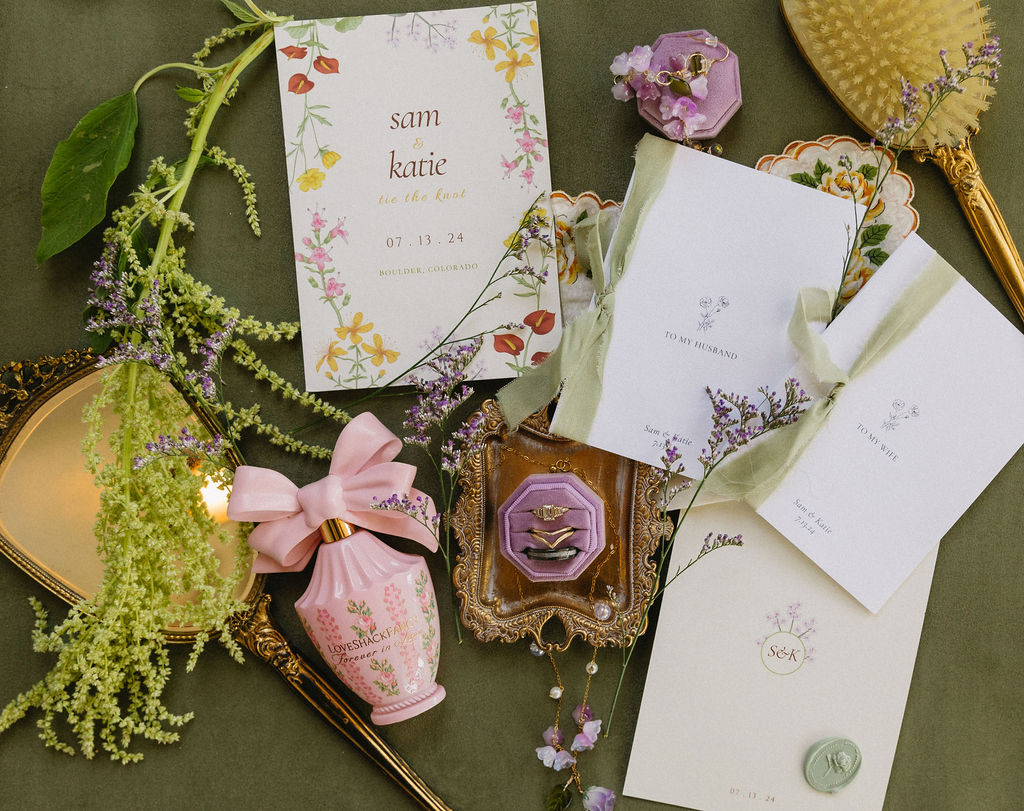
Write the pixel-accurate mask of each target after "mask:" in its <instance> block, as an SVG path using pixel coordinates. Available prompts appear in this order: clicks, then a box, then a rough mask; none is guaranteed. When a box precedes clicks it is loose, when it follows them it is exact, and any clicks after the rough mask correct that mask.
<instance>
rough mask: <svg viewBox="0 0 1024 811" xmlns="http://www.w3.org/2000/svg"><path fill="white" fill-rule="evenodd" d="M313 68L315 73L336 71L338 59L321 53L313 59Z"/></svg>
mask: <svg viewBox="0 0 1024 811" xmlns="http://www.w3.org/2000/svg"><path fill="white" fill-rule="evenodd" d="M313 70H315V71H317V73H337V72H338V60H337V59H331V57H329V56H324V55H323V54H321V55H320V56H318V57H317V58H316V59H314V60H313Z"/></svg>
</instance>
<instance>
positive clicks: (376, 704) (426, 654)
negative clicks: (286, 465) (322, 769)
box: [295, 519, 445, 724]
mask: <svg viewBox="0 0 1024 811" xmlns="http://www.w3.org/2000/svg"><path fill="white" fill-rule="evenodd" d="M321 533H322V534H323V540H324V544H323V545H322V546H321V547H320V549H319V550H318V552H317V562H316V565H315V567H314V569H313V577H312V580H311V581H310V583H309V588H307V589H306V592H305V594H303V595H302V596H301V597H300V598H299V599H298V601H296V603H295V611H296V612H297V613H298V615H299V617H300V618H301V620H302V624H303V626H304V627H305V629H306V633H308V634H309V637H310V639H312V640H313V644H315V645H316V647H317V650H318V651H320V655H321V656H323V658H324V660H325V661H326V662H327V663H328V664H329V665H330V666H331V668H332V669H333V670H334V672H335V673H336V674H337V675H338V678H339V679H341V680H342V681H343V682H344V683H345V684H346V685H347V686H348V687H349V688H350V689H351V690H352V691H353V692H355V693H356V695H358V696H359V697H360V698H362V699H363V700H364V701H368V702H369V703H370V704H372V705H373V710H372V712H371V713H370V720H371V721H373V723H375V724H392V723H394V722H396V721H404V720H406V719H407V718H412V717H413V716H414V715H419V714H420V713H421V712H424V711H425V710H428V709H430V708H431V707H433V706H435V705H437V704H438V703H440V701H441V700H442V699H443V698H444V695H445V693H444V688H443V687H441V686H440V685H438V684H437V682H436V681H435V678H436V676H437V660H438V651H439V646H440V628H439V625H438V621H437V602H436V600H435V599H434V586H433V584H432V583H431V580H430V573H429V572H428V571H427V565H426V562H425V561H424V559H423V558H422V557H421V556H419V555H406V554H403V553H401V552H397V551H395V550H394V549H392V548H391V547H389V546H387V545H386V544H384V543H383V542H382V541H380V540H379V539H378V538H377V537H376V536H374V535H372V534H371V533H369V532H366V531H365V530H354V529H353V527H352V526H351V525H350V524H347V523H345V522H344V521H339V520H337V519H329V520H327V521H325V522H324V523H323V525H322V526H321Z"/></svg>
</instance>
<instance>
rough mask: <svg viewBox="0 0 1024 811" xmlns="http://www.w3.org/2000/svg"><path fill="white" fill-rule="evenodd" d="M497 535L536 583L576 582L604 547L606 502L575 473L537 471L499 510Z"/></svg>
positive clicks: (509, 556) (506, 552)
mask: <svg viewBox="0 0 1024 811" xmlns="http://www.w3.org/2000/svg"><path fill="white" fill-rule="evenodd" d="M498 533H499V538H500V542H501V554H502V555H503V556H504V557H505V558H507V559H508V560H509V561H510V562H511V563H512V564H513V565H514V566H515V567H516V568H517V569H519V571H520V572H522V573H523V574H524V575H526V577H528V578H529V579H530V580H531V581H532V582H535V583H536V582H540V581H546V580H575V579H576V578H577V577H579V575H580V574H581V573H582V572H583V571H585V570H586V568H587V567H588V566H590V564H591V563H593V562H594V561H595V560H596V559H597V557H598V555H600V554H601V551H602V550H603V549H604V546H605V532H604V502H603V501H602V500H601V498H600V496H598V495H597V494H596V493H595V492H594V491H593V490H592V489H590V487H588V486H587V485H586V484H585V483H584V482H583V481H582V480H581V479H580V478H579V477H578V476H575V475H573V474H572V473H536V474H534V475H532V476H527V477H526V478H525V479H524V480H523V481H522V483H520V485H519V486H518V487H517V488H516V489H515V491H514V492H513V493H512V495H510V496H509V497H508V499H506V500H505V503H504V504H502V505H501V506H500V507H499V508H498Z"/></svg>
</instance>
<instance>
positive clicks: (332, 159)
mask: <svg viewBox="0 0 1024 811" xmlns="http://www.w3.org/2000/svg"><path fill="white" fill-rule="evenodd" d="M340 160H341V155H339V154H338V153H337V152H335V151H334V150H328V151H327V152H324V154H323V155H321V156H320V162H321V163H322V164H323V165H324V168H325V169H330V168H331V167H332V166H334V164H336V163H337V162H338V161H340Z"/></svg>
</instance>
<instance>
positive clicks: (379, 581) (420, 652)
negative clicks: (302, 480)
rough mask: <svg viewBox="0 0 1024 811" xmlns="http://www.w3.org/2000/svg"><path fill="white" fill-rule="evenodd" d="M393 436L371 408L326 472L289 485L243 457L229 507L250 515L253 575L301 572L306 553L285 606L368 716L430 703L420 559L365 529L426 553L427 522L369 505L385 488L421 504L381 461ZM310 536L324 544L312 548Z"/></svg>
mask: <svg viewBox="0 0 1024 811" xmlns="http://www.w3.org/2000/svg"><path fill="white" fill-rule="evenodd" d="M401 447H402V441H401V440H400V439H399V438H398V437H396V436H395V435H394V434H392V433H391V432H390V431H389V430H388V429H387V428H385V427H384V425H383V424H381V422H380V421H379V420H378V419H377V418H376V417H374V416H373V415H372V414H370V413H368V412H367V413H363V414H360V415H359V416H357V417H355V418H354V419H353V420H352V421H351V422H349V424H348V425H346V426H345V429H344V430H343V431H342V432H341V435H340V436H339V437H338V442H337V444H336V445H335V447H334V455H333V456H332V458H331V468H330V472H329V473H328V475H327V476H325V477H324V478H323V479H320V480H319V481H316V482H313V483H312V484H308V485H306V486H305V487H302V488H298V487H296V486H295V485H294V484H292V482H290V481H289V480H288V479H287V478H285V477H284V476H282V475H281V474H279V473H277V472H275V471H273V470H267V469H265V468H256V467H250V466H247V465H243V466H241V467H239V468H238V470H236V471H235V483H234V487H233V489H232V493H231V500H230V502H229V503H228V515H229V516H230V517H231V518H232V519H233V520H236V521H261V522H263V523H261V524H260V525H259V526H257V527H256V528H255V529H254V530H253V531H252V533H251V535H250V536H249V545H250V546H252V548H253V549H255V550H257V551H258V552H259V553H260V554H259V556H258V557H257V559H256V562H255V563H254V564H253V570H254V571H257V572H295V571H301V570H302V569H304V568H305V566H306V564H307V563H308V562H309V561H310V560H311V559H312V558H313V556H314V554H315V555H316V564H315V566H314V567H313V573H312V577H311V578H310V582H309V587H308V588H307V589H306V592H305V593H304V594H303V595H302V596H301V597H300V598H299V599H298V600H297V601H296V603H295V611H296V613H298V615H299V618H300V620H301V621H302V626H303V628H305V630H306V632H307V633H308V634H309V636H310V639H312V640H313V644H314V645H315V646H316V649H317V650H318V651H319V652H320V655H321V656H323V657H324V660H325V661H326V662H327V663H328V664H329V665H330V666H331V668H332V669H333V670H334V672H335V673H336V674H337V675H338V678H340V679H341V680H342V681H343V682H344V683H345V684H346V685H347V686H348V687H349V688H350V689H351V690H353V691H354V692H355V693H356V694H357V695H358V696H359V697H360V698H362V699H364V700H365V701H368V702H370V703H371V704H372V705H373V711H372V712H371V713H370V720H371V721H373V722H374V723H375V724H390V723H393V722H395V721H403V720H405V719H406V718H411V717H412V716H414V715H418V714H419V713H421V712H423V711H424V710H427V709H429V708H431V707H433V706H434V705H436V704H438V703H439V702H440V701H441V700H442V699H443V698H444V695H445V692H444V688H443V687H441V686H439V685H438V684H437V683H436V682H435V677H436V676H437V662H438V638H439V635H440V629H439V626H438V621H437V605H436V601H435V598H434V587H433V584H432V583H431V581H430V573H429V572H428V571H427V566H426V562H425V561H424V560H423V558H422V557H421V556H419V555H406V554H402V553H401V552H396V551H395V550H394V549H392V548H391V547H389V546H387V545H386V544H385V543H383V542H382V541H380V540H379V539H378V538H377V537H376V536H374V535H372V534H371V533H370V532H368V531H367V529H366V528H370V529H374V530H377V531H380V532H386V533H388V534H389V535H398V536H401V537H404V538H410V539H412V540H415V541H418V542H419V543H422V544H423V545H424V546H426V547H427V548H429V549H431V550H432V551H433V550H436V549H437V537H436V535H435V534H434V531H433V530H432V529H431V526H430V522H429V521H426V522H421V521H418V520H416V519H415V518H412V517H411V516H409V515H407V514H404V513H399V512H396V511H389V510H381V509H375V508H374V504H375V500H376V499H379V498H382V497H386V496H387V495H390V494H392V493H395V492H401V493H405V494H407V496H406V497H407V498H409V499H411V500H414V501H416V502H417V503H423V504H425V508H424V515H425V516H426V517H427V518H428V519H429V518H430V517H432V516H433V514H434V508H433V504H432V503H431V502H430V499H429V497H427V496H425V495H423V494H422V493H420V492H418V491H417V490H414V489H413V488H412V480H413V477H414V476H415V474H416V468H415V467H413V466H412V465H406V464H402V463H399V462H394V461H392V460H393V459H394V458H395V456H396V455H397V454H398V451H399V450H401ZM321 538H322V539H323V545H321V544H320V540H321Z"/></svg>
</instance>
